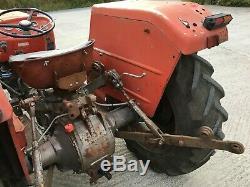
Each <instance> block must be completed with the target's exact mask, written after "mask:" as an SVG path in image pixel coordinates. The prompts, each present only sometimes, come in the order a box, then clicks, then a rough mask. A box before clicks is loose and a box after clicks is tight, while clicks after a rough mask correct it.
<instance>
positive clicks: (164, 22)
mask: <svg viewBox="0 0 250 187" xmlns="http://www.w3.org/2000/svg"><path fill="white" fill-rule="evenodd" d="M209 15H211V12H210V11H209V10H208V9H207V8H205V7H203V6H201V5H198V4H196V3H191V2H187V3H184V2H165V1H121V2H113V3H106V4H100V5H95V6H94V7H93V8H92V15H91V26H90V36H89V37H90V39H95V41H96V43H95V52H94V59H95V60H98V61H100V62H102V63H103V64H104V65H105V67H106V69H116V70H117V71H118V72H119V73H120V74H122V73H124V72H127V73H132V74H136V75H141V74H142V73H146V76H145V77H143V78H140V79H136V78H132V77H128V76H123V82H124V85H125V88H126V90H127V92H128V93H129V94H130V96H131V97H132V98H135V99H136V101H137V102H139V104H140V106H141V108H142V109H143V110H144V112H145V113H146V114H147V115H148V116H150V117H152V116H153V115H154V113H155V110H156V108H157V106H158V104H159V102H160V99H161V97H162V94H163V92H164V90H165V87H166V85H167V83H168V80H169V79H170V77H171V75H172V73H173V71H174V69H175V66H176V64H177V63H178V61H179V58H180V56H181V55H182V54H185V55H188V54H193V53H196V52H198V51H200V50H202V49H205V48H207V47H211V45H208V43H209V42H208V40H209V39H211V37H212V38H213V37H214V36H216V38H218V39H219V41H217V42H218V43H221V42H224V41H226V40H227V39H228V32H227V28H226V27H223V28H219V29H216V30H212V31H209V30H207V29H206V28H204V27H203V24H202V21H203V20H204V19H205V17H206V16H209ZM187 23H188V26H187ZM209 41H211V40H209ZM218 43H217V44H218ZM210 44H211V43H210ZM86 67H87V69H90V68H91V64H87V65H86ZM97 95H98V96H99V97H102V98H104V97H105V96H112V97H114V98H116V99H118V100H121V98H123V97H122V95H121V94H120V93H119V92H118V91H116V90H114V89H112V88H111V87H106V88H104V89H100V90H99V91H98V92H97Z"/></svg>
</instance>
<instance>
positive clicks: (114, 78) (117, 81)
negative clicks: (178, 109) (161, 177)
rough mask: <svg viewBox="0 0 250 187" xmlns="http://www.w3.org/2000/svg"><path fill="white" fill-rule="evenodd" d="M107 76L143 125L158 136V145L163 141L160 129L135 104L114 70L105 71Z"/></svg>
mask: <svg viewBox="0 0 250 187" xmlns="http://www.w3.org/2000/svg"><path fill="white" fill-rule="evenodd" d="M107 74H108V76H109V80H110V81H111V83H112V84H113V86H114V87H115V88H116V89H118V90H120V91H121V92H122V94H123V95H124V96H125V98H126V99H127V100H128V104H129V105H130V106H131V107H132V108H133V109H134V111H135V112H136V113H137V114H138V115H139V116H140V118H141V119H142V120H143V121H144V122H145V125H146V126H147V127H148V128H149V129H150V130H151V132H152V133H153V134H154V135H155V136H156V137H158V138H160V140H159V142H158V143H159V145H162V144H163V142H164V138H163V136H162V134H163V132H162V131H161V129H160V128H159V127H158V126H157V125H156V124H155V123H154V122H153V121H152V120H151V119H150V118H149V117H148V116H147V115H146V114H145V113H144V112H143V111H142V110H141V109H140V107H139V106H138V105H137V104H136V102H135V101H134V100H132V99H131V98H130V97H129V96H128V94H127V93H126V91H125V90H124V87H123V83H122V80H121V76H120V75H119V74H118V73H117V71H116V70H110V71H108V72H107Z"/></svg>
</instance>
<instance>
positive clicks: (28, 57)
mask: <svg viewBox="0 0 250 187" xmlns="http://www.w3.org/2000/svg"><path fill="white" fill-rule="evenodd" d="M93 43H94V40H90V41H87V42H86V43H83V44H80V45H77V46H74V47H71V48H67V49H56V50H50V51H39V52H34V53H27V54H20V55H14V56H11V57H10V59H9V62H10V63H14V62H25V61H33V60H42V59H50V58H53V57H57V56H63V55H67V54H70V53H74V52H76V51H79V50H83V51H84V50H85V49H87V48H88V47H90V46H91V45H93Z"/></svg>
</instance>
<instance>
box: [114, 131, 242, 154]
mask: <svg viewBox="0 0 250 187" xmlns="http://www.w3.org/2000/svg"><path fill="white" fill-rule="evenodd" d="M116 137H117V138H123V139H128V140H132V141H137V142H141V143H148V144H155V145H158V144H159V138H155V136H154V135H153V134H152V133H143V132H127V131H118V132H117V133H116ZM162 137H163V138H164V142H163V144H162V145H170V146H177V147H190V148H200V149H219V150H225V151H229V152H231V153H235V154H242V153H244V151H245V148H244V146H243V145H242V144H241V143H239V142H236V141H222V140H217V139H214V138H211V137H204V136H203V137H191V136H182V135H170V134H162Z"/></svg>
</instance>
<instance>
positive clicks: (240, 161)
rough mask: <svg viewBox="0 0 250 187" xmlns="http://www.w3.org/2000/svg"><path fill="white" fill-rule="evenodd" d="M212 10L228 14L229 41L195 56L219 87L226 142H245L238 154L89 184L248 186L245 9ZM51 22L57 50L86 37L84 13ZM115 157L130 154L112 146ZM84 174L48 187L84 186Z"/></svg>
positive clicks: (249, 55) (248, 14) (249, 43)
mask: <svg viewBox="0 0 250 187" xmlns="http://www.w3.org/2000/svg"><path fill="white" fill-rule="evenodd" d="M210 8H211V9H212V10H213V11H214V12H226V13H231V14H232V15H233V17H234V20H233V22H232V23H231V24H230V26H229V32H230V41H229V42H227V43H225V44H223V45H221V46H219V47H216V48H213V49H211V50H205V51H202V52H201V53H200V55H201V56H203V57H204V58H206V59H207V60H209V61H210V62H211V63H212V65H213V66H214V68H215V74H214V78H215V79H216V80H217V81H218V82H219V83H221V84H222V85H223V87H224V89H225V92H226V97H225V98H224V99H223V101H222V103H223V106H224V107H225V108H226V109H227V111H228V113H229V120H228V121H227V122H226V123H225V124H224V132H225V134H226V139H230V140H238V141H241V142H242V143H244V144H245V146H246V152H245V154H243V155H234V154H230V153H227V152H223V151H217V153H216V154H215V155H214V156H213V157H212V158H211V160H210V161H209V162H208V163H207V164H206V165H204V166H203V167H202V168H200V169H198V170H196V171H194V172H192V173H190V174H187V175H184V176H178V177H168V176H166V175H165V174H158V173H155V172H153V171H151V170H149V171H148V173H147V175H146V176H145V177H141V176H139V174H138V173H129V172H125V173H113V179H112V180H111V181H107V180H106V179H101V180H99V181H98V183H97V185H94V186H193V187H199V186H204V187H208V186H220V187H223V186H225V187H226V186H227V187H228V186H230V187H231V186H237V187H244V186H250V51H249V49H250V30H249V28H250V27H249V26H250V22H249V20H250V9H249V8H227V7H218V6H210ZM52 16H53V17H54V18H56V22H57V25H56V30H55V31H56V38H57V44H58V47H59V48H65V47H69V46H73V45H75V44H77V43H80V42H83V41H84V40H85V39H87V38H88V28H89V20H90V10H89V9H75V10H67V11H60V12H53V13H52ZM116 148H117V150H116V155H125V156H126V157H128V158H129V159H132V158H134V156H133V155H132V154H131V153H130V152H129V151H128V150H127V149H126V147H125V145H124V142H123V141H121V140H118V141H117V143H116ZM88 179H89V178H88V176H87V175H74V174H71V173H60V172H56V173H55V177H54V180H53V186H55V187H61V186H65V187H66V186H67V187H80V186H81V187H82V186H89V183H88Z"/></svg>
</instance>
